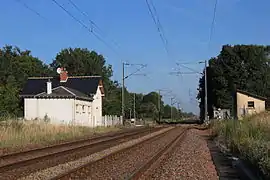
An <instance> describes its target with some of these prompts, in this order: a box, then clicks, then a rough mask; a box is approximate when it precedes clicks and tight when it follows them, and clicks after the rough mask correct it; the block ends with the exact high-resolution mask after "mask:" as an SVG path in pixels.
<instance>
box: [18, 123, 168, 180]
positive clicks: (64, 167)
mask: <svg viewBox="0 0 270 180" xmlns="http://www.w3.org/2000/svg"><path fill="white" fill-rule="evenodd" d="M170 129H172V127H168V128H164V129H162V130H160V131H157V132H154V133H151V134H149V135H146V136H143V137H141V138H138V139H134V140H131V141H128V142H125V143H122V144H120V145H117V146H113V147H111V148H108V149H106V150H103V151H100V152H97V153H94V154H91V155H90V156H86V157H83V158H80V159H78V160H75V161H70V162H68V163H65V164H60V165H57V166H54V167H51V168H47V169H44V170H41V171H38V172H35V173H32V174H30V175H29V176H26V177H23V178H21V180H28V179H35V180H41V179H50V178H53V177H55V176H57V175H59V174H62V173H63V172H66V171H69V170H71V169H74V168H77V167H79V166H81V165H83V164H87V163H89V162H93V161H97V160H99V159H102V158H103V157H105V156H107V155H109V154H111V153H114V152H116V151H118V150H120V149H123V148H127V147H130V146H133V145H134V144H137V143H139V142H142V141H144V140H146V139H150V138H151V137H153V136H156V135H158V134H161V133H163V132H166V131H168V130H170Z"/></svg>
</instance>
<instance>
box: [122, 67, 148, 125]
mask: <svg viewBox="0 0 270 180" xmlns="http://www.w3.org/2000/svg"><path fill="white" fill-rule="evenodd" d="M125 65H139V66H141V67H140V68H138V69H137V70H136V71H134V72H133V73H131V74H129V75H125ZM122 66H123V67H122V68H123V69H122V117H123V124H125V79H127V78H129V77H130V76H132V75H139V74H136V73H137V72H139V71H141V69H143V68H145V67H146V65H144V64H129V63H125V62H123V63H122Z"/></svg>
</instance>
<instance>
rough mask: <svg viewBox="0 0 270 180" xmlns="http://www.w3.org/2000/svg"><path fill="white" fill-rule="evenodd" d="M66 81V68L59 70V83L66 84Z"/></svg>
mask: <svg viewBox="0 0 270 180" xmlns="http://www.w3.org/2000/svg"><path fill="white" fill-rule="evenodd" d="M67 79H68V72H67V71H66V68H61V72H60V82H67Z"/></svg>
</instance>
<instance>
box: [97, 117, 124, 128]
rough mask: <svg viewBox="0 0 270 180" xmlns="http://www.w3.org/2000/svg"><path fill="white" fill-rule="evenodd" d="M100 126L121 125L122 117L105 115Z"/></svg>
mask: <svg viewBox="0 0 270 180" xmlns="http://www.w3.org/2000/svg"><path fill="white" fill-rule="evenodd" d="M101 124H102V125H101V126H116V125H122V124H123V119H122V116H120V117H118V116H111V115H106V116H103V117H102V121H101Z"/></svg>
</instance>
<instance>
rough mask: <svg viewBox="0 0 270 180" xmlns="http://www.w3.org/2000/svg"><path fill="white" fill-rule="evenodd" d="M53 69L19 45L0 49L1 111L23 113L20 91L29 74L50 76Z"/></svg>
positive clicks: (2, 112) (13, 113)
mask: <svg viewBox="0 0 270 180" xmlns="http://www.w3.org/2000/svg"><path fill="white" fill-rule="evenodd" d="M51 74H52V71H51V69H50V68H49V66H47V65H46V64H44V63H43V62H42V61H41V60H39V59H38V58H36V57H33V56H32V55H31V51H29V50H25V51H22V50H20V49H19V48H18V47H12V46H8V45H7V46H5V47H3V48H1V49H0V111H1V114H2V115H3V114H9V115H20V116H21V115H22V110H23V106H22V103H20V99H19V92H20V91H21V90H22V88H23V86H24V83H25V82H26V80H27V77H29V76H48V75H51Z"/></svg>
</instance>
